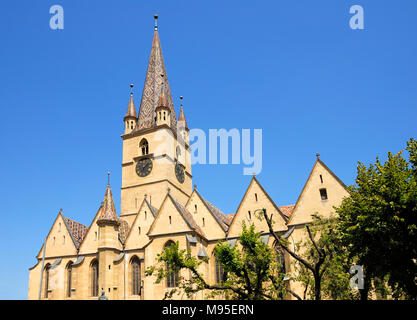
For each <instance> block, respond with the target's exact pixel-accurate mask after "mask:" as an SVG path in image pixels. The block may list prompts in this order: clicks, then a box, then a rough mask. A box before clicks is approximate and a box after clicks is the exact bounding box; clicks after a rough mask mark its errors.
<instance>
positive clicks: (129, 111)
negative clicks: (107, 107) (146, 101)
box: [125, 93, 138, 118]
mask: <svg viewBox="0 0 417 320" xmlns="http://www.w3.org/2000/svg"><path fill="white" fill-rule="evenodd" d="M126 117H134V118H137V117H138V116H137V115H136V108H135V102H134V101H133V93H130V99H129V105H128V107H127V112H126V115H125V118H126Z"/></svg>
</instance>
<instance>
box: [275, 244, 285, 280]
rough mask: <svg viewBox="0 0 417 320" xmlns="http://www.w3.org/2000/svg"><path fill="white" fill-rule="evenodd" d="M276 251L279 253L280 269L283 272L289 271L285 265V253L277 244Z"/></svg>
mask: <svg viewBox="0 0 417 320" xmlns="http://www.w3.org/2000/svg"><path fill="white" fill-rule="evenodd" d="M275 252H276V254H277V263H278V271H279V272H281V273H286V272H287V267H286V265H285V255H284V252H283V251H282V249H281V248H280V247H277V246H275Z"/></svg>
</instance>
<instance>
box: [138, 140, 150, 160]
mask: <svg viewBox="0 0 417 320" xmlns="http://www.w3.org/2000/svg"><path fill="white" fill-rule="evenodd" d="M139 148H140V150H141V151H142V155H143V156H144V155H146V154H148V153H149V144H148V140H146V139H142V141H141V142H140V143H139Z"/></svg>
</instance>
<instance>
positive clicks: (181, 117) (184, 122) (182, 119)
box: [178, 96, 188, 129]
mask: <svg viewBox="0 0 417 320" xmlns="http://www.w3.org/2000/svg"><path fill="white" fill-rule="evenodd" d="M180 99H181V108H180V115H179V116H178V122H179V123H180V125H181V126H184V128H186V129H188V125H187V120H186V119H185V114H184V109H183V107H182V99H183V96H181V97H180Z"/></svg>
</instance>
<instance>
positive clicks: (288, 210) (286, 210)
mask: <svg viewBox="0 0 417 320" xmlns="http://www.w3.org/2000/svg"><path fill="white" fill-rule="evenodd" d="M294 207H295V204H291V205H288V206H281V207H278V208H279V210H281V212H282V213H283V214H284V215H285V216H287V217H288V218H289V217H291V214H292V211H293V210H294Z"/></svg>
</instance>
